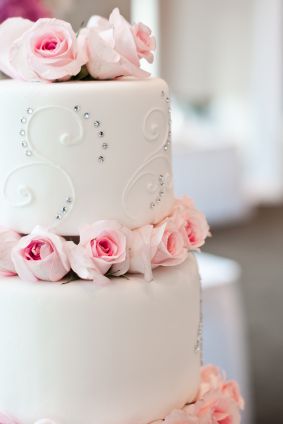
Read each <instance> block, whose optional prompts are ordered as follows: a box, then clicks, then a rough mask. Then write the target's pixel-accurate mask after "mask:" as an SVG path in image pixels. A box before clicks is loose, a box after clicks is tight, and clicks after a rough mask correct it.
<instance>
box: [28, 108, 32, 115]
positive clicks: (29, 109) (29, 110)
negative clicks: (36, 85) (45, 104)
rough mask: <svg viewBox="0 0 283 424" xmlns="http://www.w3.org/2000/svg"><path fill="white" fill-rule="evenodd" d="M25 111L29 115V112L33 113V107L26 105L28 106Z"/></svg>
mask: <svg viewBox="0 0 283 424" xmlns="http://www.w3.org/2000/svg"><path fill="white" fill-rule="evenodd" d="M27 113H28V114H29V115H31V114H32V113H33V109H32V108H31V107H28V108H27Z"/></svg>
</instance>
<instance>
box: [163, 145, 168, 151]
mask: <svg viewBox="0 0 283 424" xmlns="http://www.w3.org/2000/svg"><path fill="white" fill-rule="evenodd" d="M164 150H165V152H166V151H167V150H168V145H167V144H165V146H164Z"/></svg>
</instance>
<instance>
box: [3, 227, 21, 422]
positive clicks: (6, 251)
mask: <svg viewBox="0 0 283 424" xmlns="http://www.w3.org/2000/svg"><path fill="white" fill-rule="evenodd" d="M20 238H21V236H20V235H19V234H18V233H16V232H15V231H13V230H9V229H7V228H5V227H2V226H0V275H3V276H6V277H9V276H12V275H16V271H15V266H14V264H13V262H12V258H11V253H12V250H13V248H14V247H15V246H16V244H17V243H18V241H19V240H20ZM0 424H1V423H0Z"/></svg>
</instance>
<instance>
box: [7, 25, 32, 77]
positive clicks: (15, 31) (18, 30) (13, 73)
mask: <svg viewBox="0 0 283 424" xmlns="http://www.w3.org/2000/svg"><path fill="white" fill-rule="evenodd" d="M31 27H32V22H31V21H29V20H28V19H22V18H9V19H7V20H6V21H4V22H3V23H2V24H1V25H0V71H2V72H3V73H4V74H6V75H8V76H9V77H11V78H19V74H18V70H17V69H16V68H15V67H14V66H13V65H12V64H11V62H10V54H11V46H12V45H13V43H14V42H15V41H16V40H17V39H18V38H19V37H21V36H22V35H23V33H25V32H26V31H27V30H29V29H30V28H31Z"/></svg>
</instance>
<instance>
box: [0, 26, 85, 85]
mask: <svg viewBox="0 0 283 424" xmlns="http://www.w3.org/2000/svg"><path fill="white" fill-rule="evenodd" d="M10 21H11V22H9V23H8V24H7V23H6V25H5V23H4V24H2V25H4V27H3V28H2V30H0V34H1V35H2V37H3V38H4V40H6V41H4V42H3V41H1V44H2V43H5V44H6V46H7V47H6V49H5V60H6V61H7V59H8V66H5V69H3V67H2V68H1V69H2V70H3V71H4V72H6V73H7V74H8V75H9V76H11V77H13V78H19V79H22V80H25V81H43V82H50V81H56V80H67V79H69V78H70V77H71V76H74V75H77V74H78V73H79V72H80V70H81V67H82V65H84V64H85V63H86V62H87V55H86V49H85V46H84V45H83V44H81V42H80V40H78V39H77V37H76V34H75V33H74V31H73V29H72V27H71V25H70V24H69V23H67V22H65V21H62V20H59V19H49V18H42V19H39V20H38V21H37V22H35V23H32V22H29V21H24V20H20V19H19V18H17V19H12V20H10ZM23 21H24V22H23ZM19 28H21V31H20V30H19ZM24 28H25V30H23V29H24ZM13 32H15V33H17V35H18V37H17V38H15V36H13V35H11V33H12V34H13ZM0 63H1V61H0ZM7 71H8V72H7Z"/></svg>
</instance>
